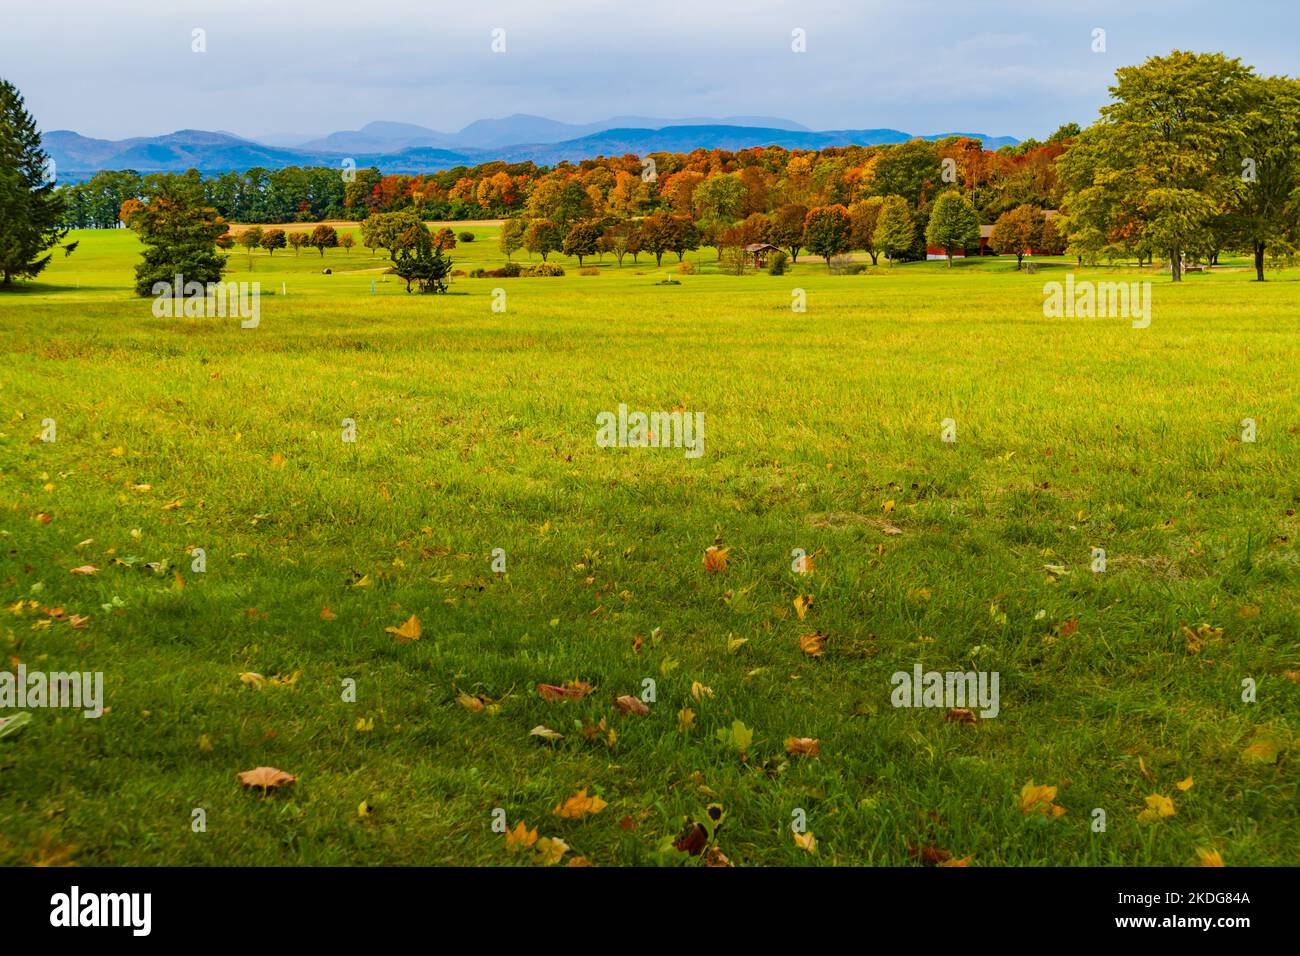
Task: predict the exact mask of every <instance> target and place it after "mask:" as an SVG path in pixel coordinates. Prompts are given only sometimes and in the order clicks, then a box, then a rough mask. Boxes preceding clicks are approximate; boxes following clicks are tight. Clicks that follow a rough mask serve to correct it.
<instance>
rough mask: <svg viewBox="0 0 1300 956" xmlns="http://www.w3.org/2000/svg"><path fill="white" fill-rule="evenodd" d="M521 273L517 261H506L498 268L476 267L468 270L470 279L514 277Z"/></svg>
mask: <svg viewBox="0 0 1300 956" xmlns="http://www.w3.org/2000/svg"><path fill="white" fill-rule="evenodd" d="M522 273H523V270H522V269H521V268H520V265H519V263H517V262H507V263H506V264H505V265H503V266H502V267H501V268H500V269H484V268H481V267H480V268H478V269H475V270H473V271H472V272H470V274H469V277H470V278H471V279H515V278H518V277H519V276H520V275H521V274H522Z"/></svg>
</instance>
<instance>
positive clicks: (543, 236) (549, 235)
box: [524, 219, 564, 262]
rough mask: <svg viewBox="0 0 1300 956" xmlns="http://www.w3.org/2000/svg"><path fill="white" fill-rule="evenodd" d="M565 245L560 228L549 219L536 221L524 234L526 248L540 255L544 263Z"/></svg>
mask: <svg viewBox="0 0 1300 956" xmlns="http://www.w3.org/2000/svg"><path fill="white" fill-rule="evenodd" d="M563 245H564V238H563V236H562V235H561V233H560V229H559V227H558V226H557V225H556V224H555V223H553V222H551V221H550V220H549V219H534V220H533V221H532V222H530V223H529V224H528V230H527V231H526V232H525V233H524V248H526V249H527V250H528V251H529V252H530V253H537V254H538V255H540V256H541V257H542V261H543V262H545V261H546V257H547V256H549V255H550V254H551V253H552V252H554V251H555V250H556V249H559V248H560V247H561V246H563Z"/></svg>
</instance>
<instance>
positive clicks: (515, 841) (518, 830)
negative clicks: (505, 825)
mask: <svg viewBox="0 0 1300 956" xmlns="http://www.w3.org/2000/svg"><path fill="white" fill-rule="evenodd" d="M536 842H537V828H536V827H533V829H531V830H530V829H528V828H527V827H526V826H524V821H523V820H520V821H519V822H518V823H516V824H515V828H514V829H513V830H507V831H506V849H507V850H526V849H528V848H529V847H530V846H532V845H533V844H534V843H536Z"/></svg>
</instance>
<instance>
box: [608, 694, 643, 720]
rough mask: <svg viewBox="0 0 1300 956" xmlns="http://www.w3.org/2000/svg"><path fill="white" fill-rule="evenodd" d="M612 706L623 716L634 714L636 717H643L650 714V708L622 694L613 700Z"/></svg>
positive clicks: (628, 695) (634, 698)
mask: <svg viewBox="0 0 1300 956" xmlns="http://www.w3.org/2000/svg"><path fill="white" fill-rule="evenodd" d="M614 706H615V707H616V708H618V710H619V711H620V712H622V713H624V714H636V715H637V716H638V717H644V716H645V715H646V714H648V713H650V708H649V707H647V706H646V705H645V704H643V703H641V701H640V700H639V699H638V698H636V697H633V696H632V695H631V694H624V695H623V696H622V697H616V698H614Z"/></svg>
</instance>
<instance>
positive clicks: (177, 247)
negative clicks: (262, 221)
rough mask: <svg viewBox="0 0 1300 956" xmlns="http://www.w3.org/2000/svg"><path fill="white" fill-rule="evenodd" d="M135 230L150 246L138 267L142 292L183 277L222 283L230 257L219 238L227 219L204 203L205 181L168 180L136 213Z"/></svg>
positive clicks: (138, 287) (137, 285)
mask: <svg viewBox="0 0 1300 956" xmlns="http://www.w3.org/2000/svg"><path fill="white" fill-rule="evenodd" d="M131 228H132V229H134V230H135V231H136V232H137V233H139V235H140V239H141V241H142V242H144V244H145V247H146V248H145V251H144V257H143V261H142V262H141V263H140V264H139V265H138V266H136V267H135V292H136V295H143V296H148V295H153V286H154V283H155V282H167V283H171V282H173V281H174V280H175V278H176V276H177V275H179V276H181V277H182V279H183V280H184V281H185V282H186V283H190V282H200V283H203V284H204V285H207V284H208V283H209V282H220V281H221V270H222V268H223V267H224V266H225V264H226V257H225V256H223V255H220V254H218V252H217V241H218V240H220V239H221V238H222V237H223V236H225V234H226V228H227V226H226V221H225V220H224V219H222V218H221V217H220V216H218V215H217V211H216V210H215V209H213V208H212V207H211V206H206V205H204V196H203V189H202V186H201V184H200V185H198V186H196V185H195V184H194V183H192V182H189V181H186V180H184V179H181V178H180V177H169V178H167V179H165V180H163V181H162V182H161V183H160V184H159V185H158V187H157V190H156V191H155V192H154V193H153V194H152V195H151V196H150V197H149V199H148V201H147V202H145V204H144V205H143V206H142V207H141V208H140V210H139V211H138V212H136V213H135V214H134V215H133V216H131Z"/></svg>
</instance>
